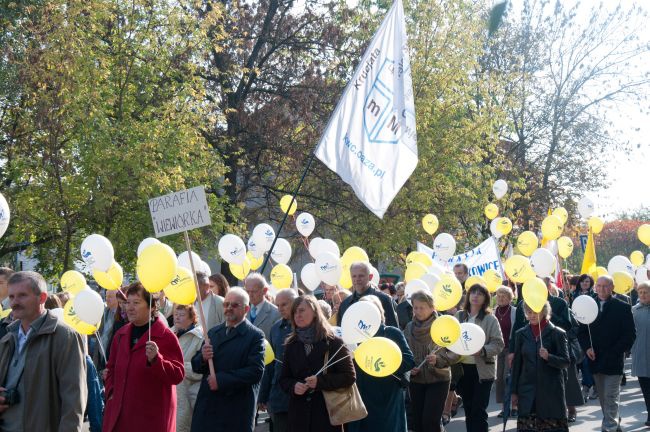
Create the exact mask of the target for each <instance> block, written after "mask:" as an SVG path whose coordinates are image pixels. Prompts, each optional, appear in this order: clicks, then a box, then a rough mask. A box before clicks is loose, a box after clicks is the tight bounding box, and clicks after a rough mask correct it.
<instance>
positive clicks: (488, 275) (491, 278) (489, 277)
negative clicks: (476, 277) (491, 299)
mask: <svg viewBox="0 0 650 432" xmlns="http://www.w3.org/2000/svg"><path fill="white" fill-rule="evenodd" d="M483 279H485V282H486V283H487V289H488V291H489V292H491V293H493V292H495V291H496V290H497V288H499V287H500V286H501V284H503V279H501V273H499V272H498V271H496V270H493V269H489V270H486V271H485V273H483Z"/></svg>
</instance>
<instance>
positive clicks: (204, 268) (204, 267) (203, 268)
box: [179, 260, 212, 276]
mask: <svg viewBox="0 0 650 432" xmlns="http://www.w3.org/2000/svg"><path fill="white" fill-rule="evenodd" d="M179 265H180V264H179ZM197 270H199V271H200V272H202V273H205V274H207V275H208V276H211V275H212V269H211V268H210V264H208V263H207V262H205V261H203V260H201V262H199V268H198V269H197Z"/></svg>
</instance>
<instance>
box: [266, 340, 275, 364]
mask: <svg viewBox="0 0 650 432" xmlns="http://www.w3.org/2000/svg"><path fill="white" fill-rule="evenodd" d="M273 360H275V353H274V352H273V347H272V346H271V344H270V343H269V341H267V340H266V339H264V366H267V365H270V364H271V363H272V362H273Z"/></svg>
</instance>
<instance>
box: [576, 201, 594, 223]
mask: <svg viewBox="0 0 650 432" xmlns="http://www.w3.org/2000/svg"><path fill="white" fill-rule="evenodd" d="M595 210H596V207H595V206H594V202H593V201H592V200H590V199H589V198H587V197H582V199H581V200H580V201H578V213H580V216H582V217H583V219H588V218H589V217H590V216H591V215H592V214H593V213H594V211H595Z"/></svg>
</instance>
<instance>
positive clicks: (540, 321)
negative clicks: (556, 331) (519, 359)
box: [537, 319, 544, 348]
mask: <svg viewBox="0 0 650 432" xmlns="http://www.w3.org/2000/svg"><path fill="white" fill-rule="evenodd" d="M537 326H538V327H539V347H540V348H544V344H543V343H542V320H540V319H538V320H537Z"/></svg>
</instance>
